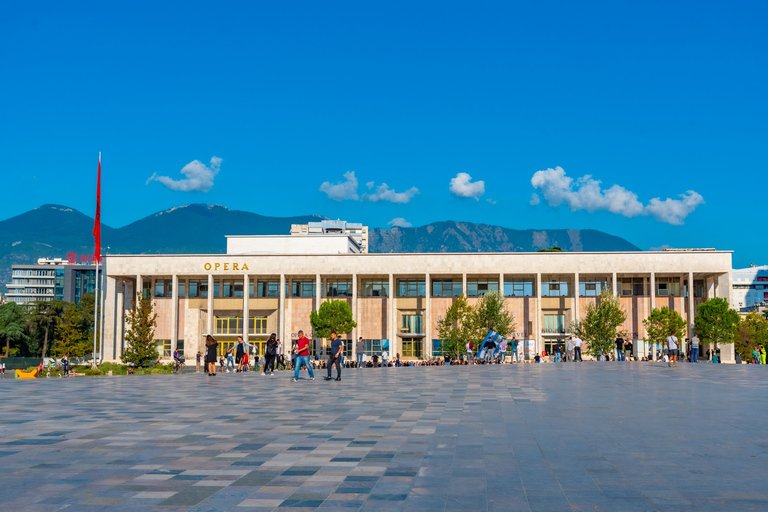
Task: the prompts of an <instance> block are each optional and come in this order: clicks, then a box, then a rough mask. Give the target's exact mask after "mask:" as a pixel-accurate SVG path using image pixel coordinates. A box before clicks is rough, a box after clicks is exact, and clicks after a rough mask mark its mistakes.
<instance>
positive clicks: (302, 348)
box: [291, 331, 315, 382]
mask: <svg viewBox="0 0 768 512" xmlns="http://www.w3.org/2000/svg"><path fill="white" fill-rule="evenodd" d="M302 365H303V366H306V367H307V371H308V372H309V380H315V372H314V370H312V365H311V364H309V339H308V338H307V337H306V336H304V331H299V339H298V340H297V341H296V360H295V362H294V364H293V366H294V369H293V378H292V379H291V381H292V382H298V381H299V371H300V370H301V367H302Z"/></svg>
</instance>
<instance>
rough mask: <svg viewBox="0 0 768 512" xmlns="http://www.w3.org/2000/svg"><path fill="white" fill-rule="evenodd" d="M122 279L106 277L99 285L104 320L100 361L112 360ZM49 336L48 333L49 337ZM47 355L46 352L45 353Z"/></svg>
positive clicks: (100, 341)
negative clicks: (100, 285) (101, 284)
mask: <svg viewBox="0 0 768 512" xmlns="http://www.w3.org/2000/svg"><path fill="white" fill-rule="evenodd" d="M121 285H122V281H121V280H120V279H117V278H114V277H107V278H106V279H105V280H104V284H103V286H102V287H101V290H102V292H101V293H102V298H103V299H104V301H103V304H104V306H103V307H102V309H101V318H102V320H104V323H103V327H102V328H101V330H100V332H101V339H100V340H99V343H100V344H99V354H100V359H101V361H112V360H114V352H115V346H116V341H115V340H116V339H117V320H118V318H119V316H120V310H119V309H118V307H117V299H118V296H119V295H120V287H121ZM50 338H51V336H50V333H49V339H50ZM46 355H47V354H46Z"/></svg>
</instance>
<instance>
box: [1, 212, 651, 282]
mask: <svg viewBox="0 0 768 512" xmlns="http://www.w3.org/2000/svg"><path fill="white" fill-rule="evenodd" d="M323 219H325V217H322V216H319V215H300V216H296V217H268V216H263V215H258V214H256V213H251V212H246V211H241V210H230V209H229V208H227V207H225V206H221V205H212V204H189V205H184V206H177V207H174V208H169V209H168V210H163V211H161V212H157V213H155V214H152V215H149V216H147V217H144V218H143V219H140V220H137V221H136V222H133V223H131V224H128V225H127V226H123V227H121V228H112V227H110V226H108V225H106V224H102V248H103V249H102V250H103V252H104V253H105V254H221V253H224V252H226V239H225V238H224V237H225V235H287V234H288V233H289V232H290V228H291V224H306V223H307V222H314V221H319V220H323ZM350 220H357V219H350ZM92 232H93V218H92V217H89V216H87V215H84V214H82V213H80V212H79V211H77V210H75V209H73V208H69V207H66V206H61V205H54V204H46V205H43V206H41V207H39V208H35V209H34V210H30V211H28V212H26V213H22V214H21V215H17V216H16V217H12V218H10V219H6V220H3V221H0V283H6V282H8V281H10V278H11V265H12V264H31V263H36V262H37V260H38V258H56V257H58V258H65V257H66V255H67V254H68V253H70V252H75V253H77V254H93V236H92ZM552 245H559V246H560V247H562V248H563V249H564V250H566V251H587V252H589V251H639V250H640V249H639V248H638V247H636V246H635V245H633V244H631V243H629V242H627V241H626V240H624V239H623V238H620V237H617V236H613V235H609V234H607V233H603V232H601V231H596V230H590V229H584V230H577V229H543V230H533V229H527V230H516V229H509V228H504V227H500V226H491V225H487V224H473V223H470V222H456V221H444V222H434V223H432V224H427V225H426V226H420V227H415V228H397V227H395V228H390V229H382V228H372V229H370V230H369V250H370V251H371V252H499V251H503V252H519V251H535V250H538V249H542V248H546V247H550V246H552ZM107 247H108V249H107Z"/></svg>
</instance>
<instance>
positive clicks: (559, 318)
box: [544, 315, 565, 334]
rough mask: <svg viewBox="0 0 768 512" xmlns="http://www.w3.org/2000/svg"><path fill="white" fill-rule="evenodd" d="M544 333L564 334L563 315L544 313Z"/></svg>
mask: <svg viewBox="0 0 768 512" xmlns="http://www.w3.org/2000/svg"><path fill="white" fill-rule="evenodd" d="M544 334H565V315H544Z"/></svg>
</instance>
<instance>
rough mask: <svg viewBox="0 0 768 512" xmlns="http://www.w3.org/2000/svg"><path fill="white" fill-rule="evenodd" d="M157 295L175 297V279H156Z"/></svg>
mask: <svg viewBox="0 0 768 512" xmlns="http://www.w3.org/2000/svg"><path fill="white" fill-rule="evenodd" d="M155 297H173V281H171V280H170V279H156V280H155Z"/></svg>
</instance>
